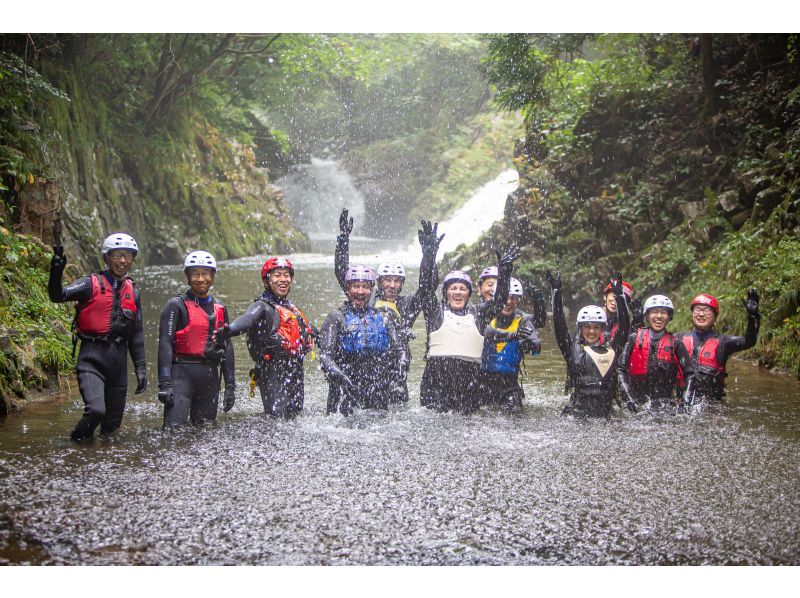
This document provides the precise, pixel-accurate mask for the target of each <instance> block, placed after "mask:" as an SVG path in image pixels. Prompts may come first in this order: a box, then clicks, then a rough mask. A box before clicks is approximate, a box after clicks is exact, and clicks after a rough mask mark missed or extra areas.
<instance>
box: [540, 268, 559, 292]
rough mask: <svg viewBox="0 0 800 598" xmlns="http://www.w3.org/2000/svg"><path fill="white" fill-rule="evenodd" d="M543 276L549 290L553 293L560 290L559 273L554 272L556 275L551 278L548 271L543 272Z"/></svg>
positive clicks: (550, 273)
mask: <svg viewBox="0 0 800 598" xmlns="http://www.w3.org/2000/svg"><path fill="white" fill-rule="evenodd" d="M544 276H545V278H547V284H549V285H550V288H551V289H553V290H554V291H556V290H559V289H561V272H556V275H555V276H553V273H552V272H551V271H550V270H545V273H544Z"/></svg>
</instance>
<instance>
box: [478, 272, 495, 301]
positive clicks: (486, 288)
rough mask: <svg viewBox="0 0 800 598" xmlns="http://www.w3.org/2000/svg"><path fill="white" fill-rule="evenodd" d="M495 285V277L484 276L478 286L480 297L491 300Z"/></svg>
mask: <svg viewBox="0 0 800 598" xmlns="http://www.w3.org/2000/svg"><path fill="white" fill-rule="evenodd" d="M496 286H497V278H495V277H494V276H489V277H488V278H484V279H483V280H482V281H481V285H480V287H478V291H479V292H480V294H481V299H483V300H484V301H491V300H492V298H493V297H494V289H495V287H496Z"/></svg>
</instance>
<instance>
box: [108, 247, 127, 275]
mask: <svg viewBox="0 0 800 598" xmlns="http://www.w3.org/2000/svg"><path fill="white" fill-rule="evenodd" d="M104 258H105V262H106V265H107V266H108V271H109V272H111V276H113V277H114V278H123V277H124V276H125V275H126V274H127V273H128V272H129V271H130V269H131V266H133V259H134V256H133V252H132V251H130V250H129V249H112V250H111V251H109V252H108V253H107V254H106V255H105V256H104Z"/></svg>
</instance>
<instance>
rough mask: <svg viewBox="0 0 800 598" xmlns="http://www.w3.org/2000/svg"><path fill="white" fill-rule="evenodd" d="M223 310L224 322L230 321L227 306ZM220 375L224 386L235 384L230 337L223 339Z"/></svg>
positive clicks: (233, 385)
mask: <svg viewBox="0 0 800 598" xmlns="http://www.w3.org/2000/svg"><path fill="white" fill-rule="evenodd" d="M224 310H225V322H230V317H229V316H228V308H227V307H226V308H224ZM222 377H223V378H224V380H225V388H233V387H235V386H236V362H235V358H234V355H233V342H232V341H231V339H229V338H227V339H225V345H224V347H223V350H222Z"/></svg>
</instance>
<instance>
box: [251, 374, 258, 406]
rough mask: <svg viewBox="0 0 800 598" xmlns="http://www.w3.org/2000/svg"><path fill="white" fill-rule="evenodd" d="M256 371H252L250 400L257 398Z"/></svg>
mask: <svg viewBox="0 0 800 598" xmlns="http://www.w3.org/2000/svg"><path fill="white" fill-rule="evenodd" d="M256 384H257V382H256V371H255V369H252V370H250V398H251V399H254V398H255V397H256Z"/></svg>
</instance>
